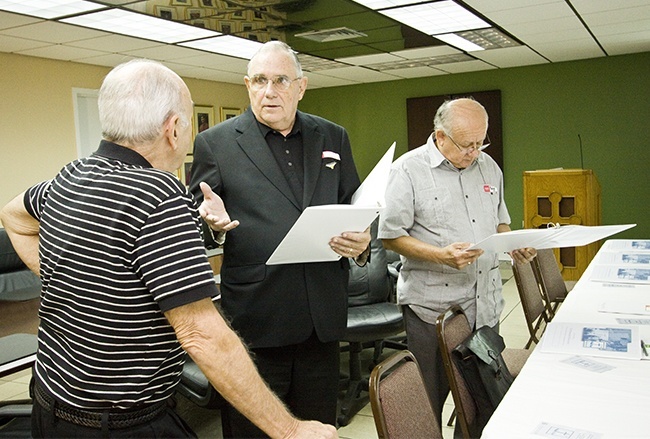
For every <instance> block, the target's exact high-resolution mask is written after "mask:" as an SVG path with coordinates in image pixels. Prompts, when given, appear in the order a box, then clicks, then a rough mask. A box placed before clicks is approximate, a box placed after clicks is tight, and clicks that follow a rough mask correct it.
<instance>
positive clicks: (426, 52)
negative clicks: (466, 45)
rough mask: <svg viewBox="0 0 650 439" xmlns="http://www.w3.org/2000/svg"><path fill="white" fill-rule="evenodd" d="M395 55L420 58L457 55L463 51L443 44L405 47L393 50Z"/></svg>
mask: <svg viewBox="0 0 650 439" xmlns="http://www.w3.org/2000/svg"><path fill="white" fill-rule="evenodd" d="M391 53H392V54H393V55H397V56H399V57H402V58H406V59H419V58H433V57H436V56H442V55H455V54H457V53H462V52H461V51H460V50H458V49H456V48H454V47H451V46H447V45H446V44H442V45H440V46H431V47H418V48H417V49H405V50H398V51H397V52H391Z"/></svg>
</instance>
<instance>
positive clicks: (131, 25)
mask: <svg viewBox="0 0 650 439" xmlns="http://www.w3.org/2000/svg"><path fill="white" fill-rule="evenodd" d="M61 21H62V22H64V23H70V24H76V25H79V26H84V27H90V28H92V29H100V30H104V31H108V32H113V33H118V34H122V35H128V36H132V37H138V38H144V39H147V40H154V41H160V42H162V43H168V44H173V43H178V42H181V41H189V40H195V39H198V38H206V37H213V36H215V35H219V33H218V32H215V31H211V30H208V29H203V28H199V27H195V26H190V25H186V24H181V23H176V22H173V21H170V20H161V19H159V18H156V17H151V16H149V15H144V14H138V13H136V12H131V11H125V10H122V9H109V10H106V11H100V12H94V13H90V14H85V15H80V16H77V17H70V18H65V19H63V20H61Z"/></svg>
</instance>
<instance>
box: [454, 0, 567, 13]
mask: <svg viewBox="0 0 650 439" xmlns="http://www.w3.org/2000/svg"><path fill="white" fill-rule="evenodd" d="M564 1H565V0H516V1H504V0H465V1H464V3H467V4H468V5H469V6H471V7H472V8H474V9H475V10H477V11H478V12H480V13H482V14H486V15H490V14H489V13H492V12H496V11H503V10H509V9H519V8H527V7H531V6H539V5H540V4H546V3H563V2H564Z"/></svg>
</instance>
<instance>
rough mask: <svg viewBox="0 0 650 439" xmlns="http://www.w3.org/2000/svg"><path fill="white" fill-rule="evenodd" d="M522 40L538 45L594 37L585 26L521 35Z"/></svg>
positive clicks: (530, 44)
mask: <svg viewBox="0 0 650 439" xmlns="http://www.w3.org/2000/svg"><path fill="white" fill-rule="evenodd" d="M520 39H521V41H522V42H524V43H525V44H527V45H529V46H536V45H538V44H547V43H553V42H556V43H557V42H563V41H573V40H583V39H592V40H593V37H592V36H591V35H590V34H589V32H587V29H585V28H584V27H580V28H574V29H564V30H556V31H553V32H544V33H536V34H527V35H521V36H520Z"/></svg>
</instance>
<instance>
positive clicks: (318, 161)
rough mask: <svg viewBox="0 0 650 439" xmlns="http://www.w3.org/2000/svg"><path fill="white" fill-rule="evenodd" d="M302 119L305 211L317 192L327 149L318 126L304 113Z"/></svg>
mask: <svg viewBox="0 0 650 439" xmlns="http://www.w3.org/2000/svg"><path fill="white" fill-rule="evenodd" d="M300 117H301V121H302V130H303V135H302V145H303V156H304V161H303V164H304V168H305V182H304V190H303V198H302V208H303V209H305V208H307V206H309V205H310V204H311V199H312V196H313V195H314V191H315V190H316V183H317V182H318V176H319V175H320V171H321V166H322V163H323V160H322V154H323V149H324V148H325V137H324V136H323V134H322V133H321V132H320V131H319V129H318V125H316V124H315V123H314V122H313V121H312V120H311V119H309V118H307V117H305V115H304V113H301V114H300Z"/></svg>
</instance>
